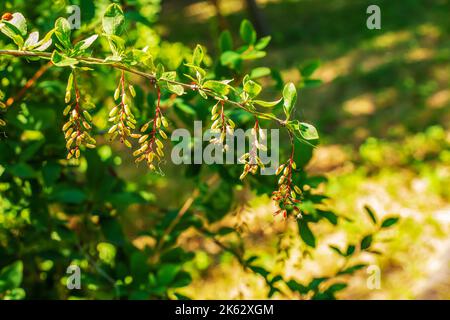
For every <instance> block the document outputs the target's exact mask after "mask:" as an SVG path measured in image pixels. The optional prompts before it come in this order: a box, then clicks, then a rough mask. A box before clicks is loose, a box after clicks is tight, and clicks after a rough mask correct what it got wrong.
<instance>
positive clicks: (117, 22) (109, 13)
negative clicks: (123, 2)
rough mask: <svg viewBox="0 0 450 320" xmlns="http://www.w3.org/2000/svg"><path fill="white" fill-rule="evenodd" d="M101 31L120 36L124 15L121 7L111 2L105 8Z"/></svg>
mask: <svg viewBox="0 0 450 320" xmlns="http://www.w3.org/2000/svg"><path fill="white" fill-rule="evenodd" d="M102 26H103V31H105V33H106V34H107V35H116V36H120V35H121V34H122V32H123V30H124V26H125V16H124V14H123V11H122V8H121V7H120V6H119V5H118V4H116V3H113V4H111V5H109V7H108V8H107V9H106V11H105V14H104V15H103V19H102Z"/></svg>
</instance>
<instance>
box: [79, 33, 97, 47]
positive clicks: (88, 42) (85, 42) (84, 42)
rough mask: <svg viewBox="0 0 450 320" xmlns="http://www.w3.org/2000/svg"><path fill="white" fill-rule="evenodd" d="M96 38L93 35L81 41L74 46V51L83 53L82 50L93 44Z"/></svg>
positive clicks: (95, 35)
mask: <svg viewBox="0 0 450 320" xmlns="http://www.w3.org/2000/svg"><path fill="white" fill-rule="evenodd" d="M97 38H98V35H97V34H94V35H92V36H90V37H89V38H87V39H84V40H81V41H80V42H78V43H77V44H76V45H75V50H76V51H78V50H82V51H83V50H86V49H88V48H89V47H90V46H91V45H92V44H93V43H94V41H95V40H97Z"/></svg>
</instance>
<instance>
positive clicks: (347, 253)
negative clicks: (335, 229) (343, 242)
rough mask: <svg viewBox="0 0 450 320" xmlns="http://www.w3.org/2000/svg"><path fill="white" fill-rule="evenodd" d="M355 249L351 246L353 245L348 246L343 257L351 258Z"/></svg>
mask: <svg viewBox="0 0 450 320" xmlns="http://www.w3.org/2000/svg"><path fill="white" fill-rule="evenodd" d="M355 249H356V247H355V246H354V245H353V244H350V245H349V246H348V247H347V252H346V253H345V255H346V256H347V257H348V256H351V255H352V254H354V253H355Z"/></svg>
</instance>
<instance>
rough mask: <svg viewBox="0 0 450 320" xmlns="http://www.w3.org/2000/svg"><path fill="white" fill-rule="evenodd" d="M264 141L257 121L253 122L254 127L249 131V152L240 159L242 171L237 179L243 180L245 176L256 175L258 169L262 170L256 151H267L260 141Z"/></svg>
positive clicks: (263, 134)
mask: <svg viewBox="0 0 450 320" xmlns="http://www.w3.org/2000/svg"><path fill="white" fill-rule="evenodd" d="M265 139H266V136H265V133H264V131H263V130H262V129H261V128H260V127H259V121H258V119H256V120H255V125H254V126H253V128H252V130H251V137H250V141H251V147H250V152H247V153H244V154H243V155H242V157H241V159H240V161H241V163H244V164H245V165H244V171H243V172H242V174H241V176H240V177H239V179H241V180H243V179H244V178H245V177H246V176H247V174H249V173H251V174H253V175H254V174H256V173H257V172H258V168H261V169H264V164H263V162H262V161H261V158H260V157H259V156H258V150H261V151H267V147H266V146H265V145H264V144H263V143H261V142H260V141H264V140H265Z"/></svg>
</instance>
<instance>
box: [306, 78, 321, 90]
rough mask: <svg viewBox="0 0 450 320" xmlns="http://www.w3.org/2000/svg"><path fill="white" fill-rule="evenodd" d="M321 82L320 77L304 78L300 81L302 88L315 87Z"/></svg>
mask: <svg viewBox="0 0 450 320" xmlns="http://www.w3.org/2000/svg"><path fill="white" fill-rule="evenodd" d="M321 84H322V80H320V79H305V80H303V82H302V87H304V88H315V87H318V86H320V85H321Z"/></svg>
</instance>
